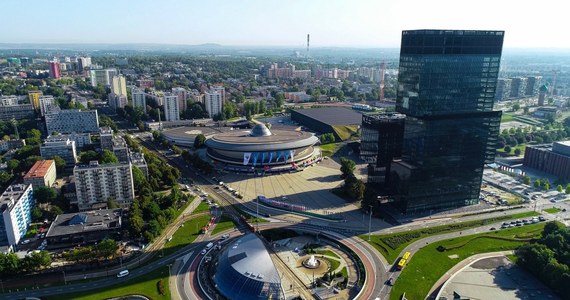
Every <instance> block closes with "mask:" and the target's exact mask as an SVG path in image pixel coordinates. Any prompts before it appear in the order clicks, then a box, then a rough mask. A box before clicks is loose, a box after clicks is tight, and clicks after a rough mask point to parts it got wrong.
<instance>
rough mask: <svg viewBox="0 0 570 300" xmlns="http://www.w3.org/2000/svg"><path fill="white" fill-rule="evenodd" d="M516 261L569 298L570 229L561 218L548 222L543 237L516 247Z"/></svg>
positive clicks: (561, 294) (562, 295) (558, 292)
mask: <svg viewBox="0 0 570 300" xmlns="http://www.w3.org/2000/svg"><path fill="white" fill-rule="evenodd" d="M515 255H516V257H517V264H518V265H519V266H521V267H523V268H524V269H526V270H527V271H528V272H530V273H531V274H533V275H534V276H536V277H537V278H538V279H539V280H540V281H542V282H543V283H544V284H546V285H547V286H549V287H550V288H552V289H553V290H554V291H555V292H556V293H557V294H558V295H559V296H560V297H562V298H563V299H570V269H569V267H570V230H568V229H567V228H566V227H565V226H564V225H563V224H561V223H558V222H548V223H547V224H546V225H545V226H544V230H543V231H542V237H541V238H540V239H538V240H536V241H534V242H533V243H530V244H526V245H524V246H521V247H520V248H518V249H517V250H516V251H515Z"/></svg>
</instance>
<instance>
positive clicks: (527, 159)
mask: <svg viewBox="0 0 570 300" xmlns="http://www.w3.org/2000/svg"><path fill="white" fill-rule="evenodd" d="M523 165H525V166H527V167H530V168H533V169H536V170H539V171H542V172H545V173H548V174H551V175H554V176H556V177H558V178H561V179H564V180H569V179H570V141H563V142H554V143H552V144H543V145H529V146H527V147H526V149H525V152H524V160H523Z"/></svg>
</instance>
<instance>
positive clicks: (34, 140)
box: [26, 129, 42, 145]
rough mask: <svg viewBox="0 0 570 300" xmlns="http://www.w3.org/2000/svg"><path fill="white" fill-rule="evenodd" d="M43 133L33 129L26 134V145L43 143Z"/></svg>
mask: <svg viewBox="0 0 570 300" xmlns="http://www.w3.org/2000/svg"><path fill="white" fill-rule="evenodd" d="M41 136H42V133H41V132H40V131H39V130H37V129H31V130H28V131H27V132H26V145H39V144H40V143H41V142H42V139H41Z"/></svg>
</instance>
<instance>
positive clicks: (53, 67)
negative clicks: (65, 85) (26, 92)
mask: <svg viewBox="0 0 570 300" xmlns="http://www.w3.org/2000/svg"><path fill="white" fill-rule="evenodd" d="M49 76H50V77H51V78H55V79H60V78H61V71H60V69H59V63H58V62H57V61H50V62H49Z"/></svg>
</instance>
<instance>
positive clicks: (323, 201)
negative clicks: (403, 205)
mask: <svg viewBox="0 0 570 300" xmlns="http://www.w3.org/2000/svg"><path fill="white" fill-rule="evenodd" d="M339 169H340V166H339V165H338V164H337V163H336V162H334V161H333V160H330V159H325V160H323V161H322V162H321V163H320V164H316V165H313V166H311V167H307V168H305V170H304V171H301V172H294V173H282V174H274V175H265V176H254V175H246V174H233V173H228V174H224V175H222V176H218V179H219V180H221V181H223V182H224V183H226V184H228V185H229V186H230V187H231V188H233V189H235V190H236V191H238V192H239V193H240V194H241V195H243V196H244V197H243V199H242V200H240V201H242V202H253V201H255V200H254V199H255V198H256V197H257V196H258V195H264V196H265V197H267V198H270V199H274V200H279V201H283V202H287V203H290V204H295V205H302V206H305V207H306V209H307V211H309V212H313V213H317V214H321V215H328V216H331V217H334V218H338V219H343V220H345V222H346V223H347V224H346V228H351V229H353V230H358V231H367V230H368V221H369V218H368V215H366V214H364V213H363V211H362V210H361V209H360V207H359V206H360V204H359V203H358V202H356V203H348V202H347V201H346V200H344V199H342V198H340V197H338V196H336V195H335V194H333V193H332V192H331V190H332V189H334V188H337V187H339V186H341V185H342V182H343V181H342V179H341V178H340V174H341V173H340V170H339ZM285 213H286V212H283V214H285ZM311 223H313V224H320V225H323V226H326V225H328V224H329V221H326V220H321V221H319V220H311ZM387 227H389V225H388V224H387V223H385V222H383V221H381V220H379V219H376V218H372V230H373V231H374V230H379V229H383V228H387Z"/></svg>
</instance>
